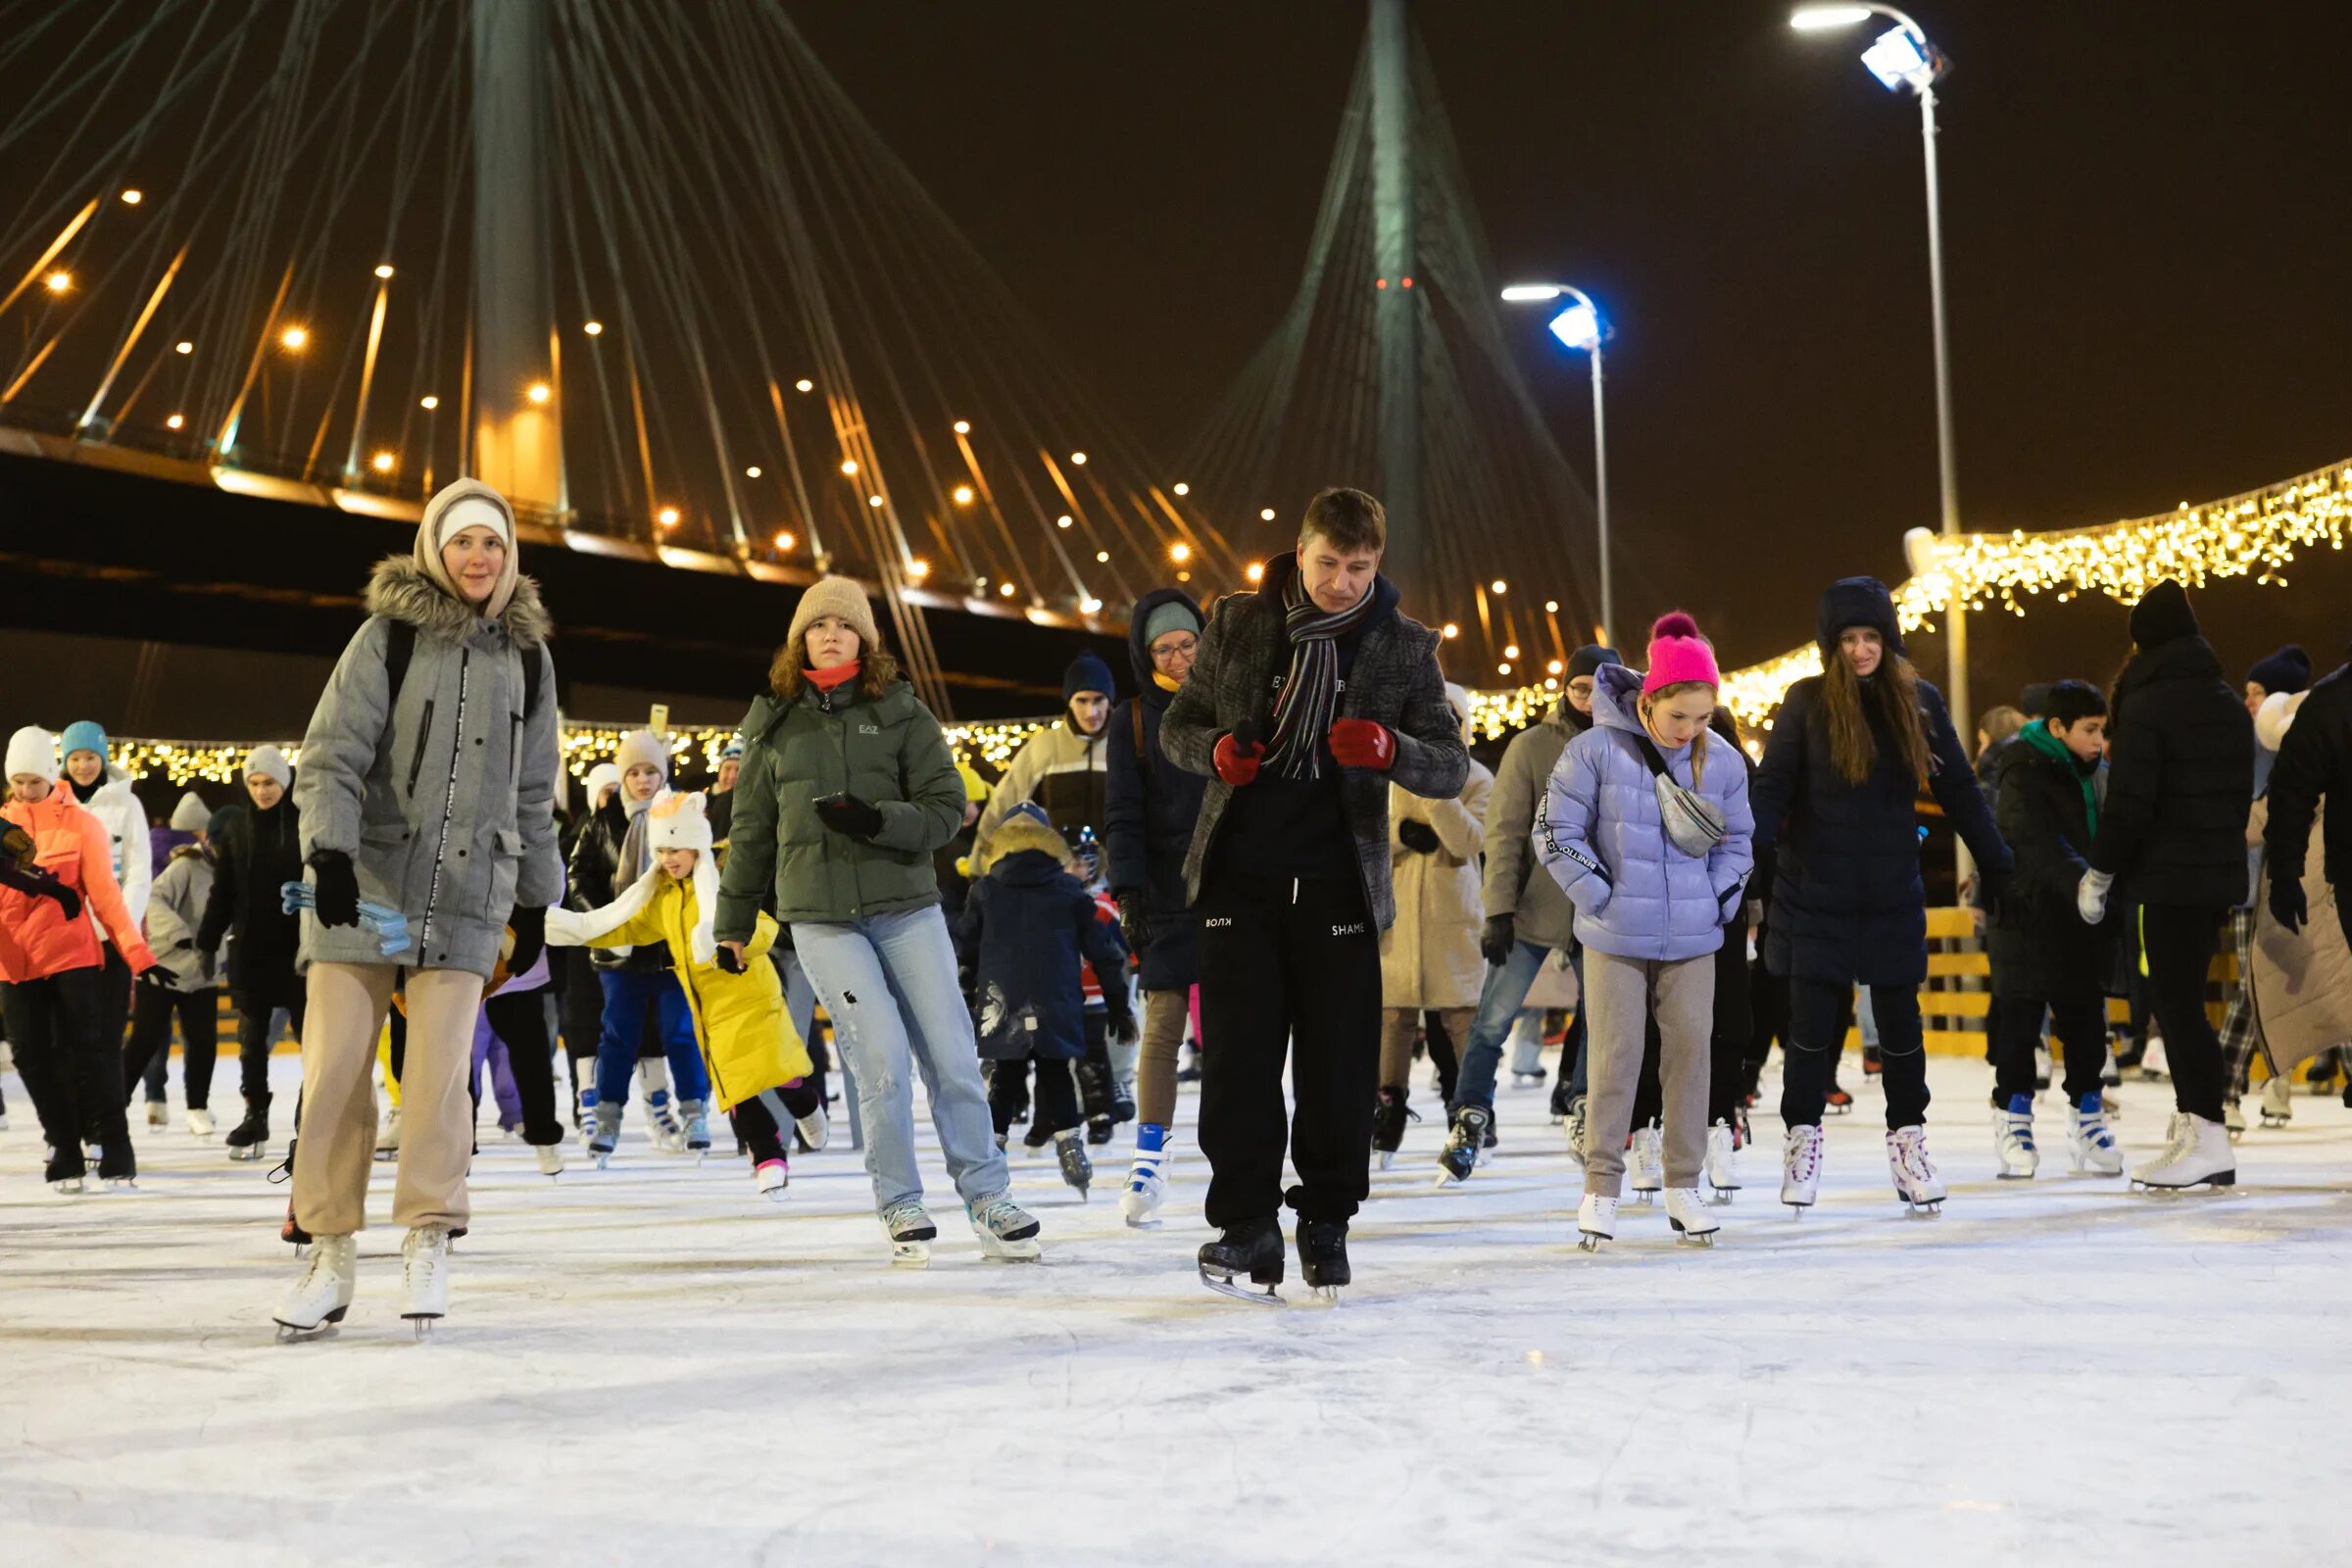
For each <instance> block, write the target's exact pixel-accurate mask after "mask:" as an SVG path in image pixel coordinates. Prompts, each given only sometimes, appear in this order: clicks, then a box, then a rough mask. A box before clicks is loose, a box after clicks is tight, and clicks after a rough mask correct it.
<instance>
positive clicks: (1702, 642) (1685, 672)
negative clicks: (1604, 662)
mask: <svg viewBox="0 0 2352 1568" xmlns="http://www.w3.org/2000/svg"><path fill="white" fill-rule="evenodd" d="M1686 681H1698V682H1700V683H1702V684H1704V685H1708V686H1714V687H1718V688H1720V687H1721V686H1722V685H1723V671H1722V670H1720V669H1717V668H1716V667H1715V649H1714V646H1713V645H1712V644H1710V643H1709V642H1708V641H1707V640H1706V639H1705V638H1704V637H1701V636H1700V635H1699V634H1698V622H1697V621H1695V620H1692V619H1691V617H1690V616H1689V615H1687V614H1685V613H1683V612H1681V611H1679V610H1673V611H1669V612H1667V613H1665V614H1663V615H1660V616H1659V617H1658V618H1657V623H1656V624H1655V625H1653V626H1651V627H1650V628H1649V673H1647V674H1646V675H1643V676H1642V694H1643V695H1644V696H1647V695H1648V694H1649V693H1651V692H1654V691H1661V690H1663V689H1664V688H1666V687H1668V686H1680V685H1682V684H1683V683H1684V682H1686Z"/></svg>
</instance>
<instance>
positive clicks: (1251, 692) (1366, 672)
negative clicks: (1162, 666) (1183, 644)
mask: <svg viewBox="0 0 2352 1568" xmlns="http://www.w3.org/2000/svg"><path fill="white" fill-rule="evenodd" d="M1276 564H1280V563H1276ZM1288 581H1289V576H1288V574H1286V573H1282V572H1278V571H1276V570H1275V569H1273V568H1272V567H1269V568H1268V570H1267V572H1266V575H1265V582H1264V584H1263V585H1262V586H1261V587H1260V588H1259V589H1258V590H1257V591H1256V592H1254V593H1239V594H1228V595H1227V596H1226V597H1225V598H1223V599H1221V600H1219V601H1217V607H1216V609H1215V611H1214V612H1212V613H1210V615H1209V621H1208V629H1207V630H1206V631H1204V632H1203V633H1202V634H1201V653H1200V657H1199V658H1197V659H1196V660H1195V661H1194V662H1193V672H1192V674H1190V675H1189V676H1187V677H1186V678H1185V682H1184V689H1183V690H1182V691H1180V692H1178V693H1177V694H1176V696H1175V699H1174V700H1173V701H1171V702H1170V703H1169V704H1168V711H1167V713H1166V715H1165V716H1164V717H1162V718H1161V719H1160V722H1159V747H1160V750H1161V751H1162V752H1164V753H1165V754H1166V755H1167V759H1168V760H1169V761H1171V762H1174V763H1175V764H1176V765H1177V766H1178V767H1181V768H1183V769H1185V770H1186V771H1187V772H1191V773H1201V774H1204V775H1206V776H1207V779H1208V788H1207V789H1206V790H1205V791H1204V792H1203V793H1202V795H1201V819H1200V820H1199V821H1198V822H1197V823H1195V824H1194V826H1193V848H1192V852H1191V853H1190V854H1189V855H1187V856H1186V857H1185V858H1184V885H1185V895H1186V897H1187V898H1189V899H1191V900H1193V901H1195V902H1198V901H1199V899H1200V897H1201V868H1202V867H1203V866H1204V865H1206V864H1207V863H1208V850H1209V845H1210V844H1211V843H1213V842H1214V841H1215V839H1216V836H1217V823H1218V820H1219V819H1220V818H1222V817H1223V816H1224V814H1225V806H1226V803H1227V802H1229V801H1230V800H1232V799H1233V786H1232V785H1230V784H1228V783H1226V782H1225V781H1224V780H1223V779H1221V778H1219V777H1217V763H1216V753H1217V741H1218V740H1219V739H1220V738H1221V737H1223V736H1225V735H1226V734H1228V733H1230V732H1231V731H1232V730H1233V728H1234V726H1236V725H1237V724H1240V723H1242V722H1243V721H1244V720H1246V719H1248V720H1253V721H1257V722H1263V720H1264V717H1265V711H1266V705H1267V693H1268V691H1269V690H1270V689H1271V687H1272V685H1273V681H1274V676H1275V674H1276V673H1277V670H1278V667H1282V668H1287V667H1288V665H1289V662H1290V640H1289V637H1288V636H1287V635H1286V633H1285V632H1284V629H1283V605H1282V596H1281V591H1280V590H1281V586H1282V584H1283V583H1287V582H1288ZM1371 591H1372V592H1375V593H1382V592H1385V593H1387V594H1388V595H1389V596H1390V597H1391V598H1392V599H1393V598H1394V595H1395V592H1396V591H1395V589H1393V588H1390V587H1389V586H1388V584H1387V579H1385V578H1383V579H1381V580H1379V581H1378V582H1376V583H1375V584H1374V585H1373V588H1372V590H1371ZM1337 716H1338V717H1341V718H1368V719H1372V720H1373V721H1375V722H1377V723H1380V724H1384V725H1386V726H1387V727H1388V729H1389V731H1390V732H1391V733H1392V734H1393V735H1395V736H1396V738H1397V758H1396V761H1395V762H1394V763H1393V764H1392V765H1391V767H1390V769H1389V771H1388V772H1387V773H1385V774H1383V773H1380V772H1378V771H1375V770H1374V769H1371V768H1366V767H1349V768H1343V769H1342V770H1341V778H1342V791H1341V794H1342V799H1343V800H1344V802H1345V804H1346V809H1347V812H1348V832H1349V834H1350V835H1351V836H1352V837H1353V838H1354V840H1355V858H1356V862H1357V865H1358V868H1359V869H1360V870H1361V872H1362V874H1363V879H1364V902H1365V904H1366V905H1367V906H1368V907H1370V909H1371V911H1372V920H1373V924H1374V928H1375V929H1377V930H1381V931H1386V930H1387V929H1388V928H1389V926H1390V925H1391V924H1392V923H1393V922H1394V921H1395V920H1396V918H1397V904H1396V899H1395V897H1394V896H1393V894H1392V892H1391V890H1390V886H1389V786H1390V785H1392V784H1394V785H1396V786H1397V788H1398V789H1402V790H1407V791H1410V792H1411V793H1412V794H1415V795H1418V796H1420V797H1421V798H1422V799H1423V800H1430V801H1450V800H1453V799H1455V798H1456V797H1458V796H1459V795H1460V794H1461V793H1462V785H1463V783H1464V782H1465V781H1466V780H1467V779H1468V778H1469V776H1470V750H1469V748H1468V747H1466V746H1464V745H1463V744H1462V737H1461V735H1460V734H1459V733H1458V732H1457V731H1456V730H1455V729H1454V718H1453V710H1452V708H1451V707H1449V706H1448V705H1447V704H1446V677H1445V676H1444V675H1442V674H1440V673H1439V671H1438V636H1437V633H1435V632H1433V631H1431V630H1430V629H1429V628H1428V627H1427V626H1424V625H1422V624H1421V623H1420V622H1419V621H1417V620H1413V619H1411V618H1410V617H1408V616H1405V615H1402V614H1398V613H1390V614H1388V615H1385V616H1383V617H1381V618H1380V619H1378V620H1376V621H1374V622H1373V624H1372V625H1371V626H1369V627H1368V628H1367V629H1366V630H1365V631H1364V633H1363V638H1362V640H1361V641H1360V642H1359V643H1358V644H1357V645H1356V651H1355V663H1354V666H1353V668H1352V669H1351V670H1350V671H1349V673H1348V682H1347V690H1345V691H1343V692H1342V693H1341V694H1340V704H1339V712H1338V715H1337Z"/></svg>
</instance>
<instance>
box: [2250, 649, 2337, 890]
mask: <svg viewBox="0 0 2352 1568" xmlns="http://www.w3.org/2000/svg"><path fill="white" fill-rule="evenodd" d="M2322 796H2325V797H2327V804H2328V805H2329V806H2331V807H2333V808H2334V809H2333V810H2330V811H2329V812H2328V813H2327V844H2326V845H2325V846H2324V853H2325V855H2326V857H2327V858H2325V859H2324V860H2322V861H2321V862H2320V863H2321V866H2322V868H2323V869H2324V870H2325V871H2326V872H2327V880H2328V881H2329V882H2330V883H2332V884H2333V885H2334V887H2335V889H2336V897H2337V899H2338V900H2339V901H2340V900H2341V899H2343V898H2344V897H2345V896H2346V894H2347V892H2348V891H2352V890H2348V889H2346V887H2345V883H2346V882H2347V881H2348V880H2352V664H2339V665H2337V666H2336V669H2335V672H2334V673H2333V674H2331V675H2328V676H2327V677H2326V678H2324V679H2323V680H2321V681H2320V683H2319V684H2318V685H2316V686H2314V687H2312V689H2311V694H2310V695H2309V696H2307V697H2305V698H2304V699H2303V706H2302V707H2300V708H2298V709H2296V710H2295V722H2294V725H2293V727H2292V728H2290V729H2289V730H2288V731H2287V732H2286V739H2285V740H2283V741H2281V742H2280V743H2279V746H2278V761H2277V762H2276V763H2274V764H2273V765H2272V767H2271V820H2270V825H2269V826H2268V827H2267V828H2266V829H2264V831H2263V841H2262V842H2263V848H2264V849H2265V850H2266V851H2268V852H2269V854H2270V857H2271V875H2272V876H2273V877H2299V876H2301V875H2302V874H2303V868H2304V866H2305V865H2306V864H2307V863H2308V857H2309V855H2310V846H2311V819H2312V814H2313V813H2314V812H2315V811H2317V810H2318V809H2319V805H2320V798H2321V797H2322Z"/></svg>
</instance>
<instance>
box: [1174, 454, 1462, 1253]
mask: <svg viewBox="0 0 2352 1568" xmlns="http://www.w3.org/2000/svg"><path fill="white" fill-rule="evenodd" d="M1387 544H1388V518H1387V515H1386V514H1384V513H1383V512H1382V510H1381V506H1380V503H1379V502H1378V501H1376V500H1374V499H1373V498H1372V497H1370V496H1368V495H1366V494H1364V493H1363V492H1362V491H1361V490H1339V489H1334V490H1325V491H1323V492H1322V493H1321V494H1319V495H1317V496H1316V497H1315V498H1314V500H1313V501H1312V502H1310V503H1309V504H1308V505H1307V508H1306V515H1305V518H1304V520H1303V521H1302V522H1301V523H1300V525H1299V544H1298V549H1297V550H1296V552H1294V553H1291V554H1287V555H1283V556H1278V557H1276V558H1275V559H1274V560H1273V561H1271V562H1269V563H1267V564H1266V569H1265V575H1264V579H1263V581H1262V582H1261V583H1260V585H1259V587H1258V588H1257V590H1256V591H1255V592H1253V593H1242V594H1234V595H1230V596H1228V597H1227V598H1225V599H1223V600H1221V601H1219V603H1218V605H1217V608H1216V612H1215V613H1214V615H1212V616H1211V618H1210V620H1209V623H1208V629H1207V631H1206V633H1205V634H1203V636H1202V637H1201V651H1200V656H1199V658H1198V659H1197V660H1196V662H1195V663H1194V665H1193V671H1192V674H1191V676H1190V677H1189V678H1188V679H1187V680H1186V681H1185V683H1184V689H1183V690H1181V691H1179V692H1178V693H1177V694H1176V697H1175V700H1174V701H1173V702H1171V703H1170V704H1169V705H1168V711H1167V714H1166V716H1165V717H1164V718H1162V719H1161V721H1160V730H1159V743H1160V747H1161V749H1162V750H1163V751H1165V752H1166V753H1167V755H1168V758H1169V760H1172V761H1174V762H1175V763H1176V764H1177V765H1178V766H1180V767H1184V768H1187V769H1189V770H1190V771H1192V772H1195V773H1201V774H1205V775H1208V776H1209V783H1208V788H1207V789H1206V791H1205V792H1204V793H1203V795H1202V798H1201V815H1200V819H1199V821H1198V822H1197V823H1196V824H1195V826H1194V829H1193V844H1192V850H1191V853H1190V854H1189V855H1188V856H1187V858H1186V861H1185V880H1186V884H1187V889H1188V891H1189V892H1190V893H1191V894H1192V897H1193V914H1194V918H1195V920H1196V921H1197V922H1198V928H1199V930H1200V933H1201V1027H1202V1029H1203V1031H1204V1034H1205V1037H1206V1044H1205V1048H1204V1053H1203V1061H1202V1069H1201V1152H1202V1153H1204V1154H1206V1155H1207V1156H1208V1163H1209V1171H1210V1177H1209V1185H1208V1222H1209V1223H1210V1224H1211V1225H1214V1226H1216V1227H1217V1228H1218V1230H1219V1231H1220V1232H1221V1233H1222V1234H1221V1235H1220V1236H1219V1237H1218V1239H1217V1240H1215V1241H1212V1242H1210V1243H1208V1244H1207V1245H1206V1246H1205V1247H1203V1248H1201V1254H1200V1266H1201V1278H1202V1279H1203V1280H1205V1281H1207V1282H1208V1283H1209V1284H1210V1285H1211V1286H1212V1287H1213V1288H1221V1289H1224V1290H1227V1291H1229V1292H1232V1293H1233V1294H1237V1295H1246V1294H1248V1293H1245V1292H1243V1291H1241V1290H1240V1288H1239V1287H1237V1286H1236V1285H1235V1284H1234V1281H1235V1279H1236V1278H1237V1277H1239V1276H1243V1275H1247V1276H1248V1277H1249V1278H1250V1281H1251V1282H1252V1283H1254V1284H1257V1285H1262V1286H1266V1287H1268V1291H1269V1294H1270V1293H1271V1287H1272V1286H1274V1285H1276V1284H1279V1283H1280V1282H1281V1280H1282V1277H1283V1246H1282V1230H1281V1227H1280V1225H1279V1224H1278V1223H1277V1216H1278V1215H1279V1214H1280V1212H1281V1210H1282V1206H1283V1203H1284V1201H1285V1194H1284V1192H1283V1189H1282V1166H1283V1154H1284V1150H1285V1145H1286V1143H1287V1145H1288V1147H1289V1152H1290V1155H1291V1159H1292V1162H1293V1164H1294V1165H1296V1167H1297V1168H1298V1172H1299V1185H1298V1186H1297V1187H1295V1188H1293V1189H1292V1190H1291V1191H1290V1193H1289V1194H1288V1201H1289V1203H1290V1206H1291V1207H1292V1208H1293V1209H1294V1210H1296V1211H1297V1213H1298V1215H1299V1227H1298V1234H1297V1242H1298V1248H1299V1265H1300V1268H1301V1271H1302V1272H1303V1273H1304V1275H1305V1277H1306V1281H1307V1284H1308V1285H1309V1286H1310V1287H1312V1288H1314V1289H1316V1290H1317V1291H1319V1292H1324V1293H1328V1294H1329V1295H1330V1296H1331V1297H1333V1298H1334V1299H1336V1297H1337V1294H1338V1291H1339V1289H1340V1288H1341V1287H1342V1286H1345V1285H1347V1284H1348V1282H1349V1279H1350V1274H1349V1270H1348V1220H1349V1219H1350V1218H1351V1217H1353V1215H1354V1213H1355V1211H1356V1209H1357V1207H1358V1206H1359V1205H1360V1204H1361V1203H1362V1202H1363V1201H1364V1196H1365V1194H1366V1193H1367V1192H1368V1191H1369V1189H1370V1185H1371V1181H1370V1170H1369V1162H1370V1159H1371V1149H1372V1104H1373V1096H1374V1093H1375V1091H1376V1090H1377V1089H1378V1087H1379V1077H1380V933H1381V932H1382V931H1385V930H1387V929H1388V927H1389V925H1390V924H1391V923H1392V921H1393V920H1394V919H1395V916H1396V910H1395V907H1394V905H1393V903H1392V901H1391V895H1390V887H1389V786H1390V785H1392V784H1395V785H1398V786H1400V787H1402V788H1403V789H1406V790H1409V791H1410V792H1411V793H1413V794H1415V795H1418V796H1421V797H1422V798H1424V799H1427V800H1450V799H1452V798H1454V797H1455V796H1458V795H1459V794H1461V791H1462V783H1463V780H1464V779H1466V778H1467V777H1468V776H1469V771H1470V756H1469V752H1468V750H1467V749H1466V748H1465V747H1464V746H1463V745H1462V738H1461V735H1460V733H1459V732H1458V731H1457V730H1456V729H1455V728H1454V717H1453V711H1452V710H1451V709H1450V708H1448V707H1447V706H1446V677H1445V676H1444V675H1443V674H1442V673H1441V672H1440V671H1439V669H1438V638H1437V634H1436V633H1434V632H1432V631H1431V630H1430V629H1429V628H1428V627H1426V626H1423V625H1422V624H1421V623H1420V622H1418V621H1415V620H1412V619H1410V618H1408V617H1407V616H1405V615H1403V614H1401V613H1398V611H1397V586H1396V584H1394V583H1393V582H1391V581H1390V580H1389V579H1388V578H1386V577H1384V576H1382V575H1381V574H1380V558H1381V552H1382V551H1383V550H1384V549H1385V548H1386V546H1387ZM1294 1047H1295V1052H1294ZM1286 1056H1290V1057H1291V1058H1292V1060H1291V1082H1292V1086H1293V1089H1294V1091H1295V1096H1296V1101H1297V1109H1296V1111H1295V1113H1294V1114H1293V1116H1292V1117H1291V1118H1290V1126H1289V1129H1288V1131H1289V1137H1288V1138H1287V1139H1286V1137H1285V1125H1284V1123H1285V1117H1284V1114H1283V1094H1282V1072H1283V1061H1284V1058H1285V1057H1286Z"/></svg>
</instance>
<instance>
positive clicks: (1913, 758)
mask: <svg viewBox="0 0 2352 1568" xmlns="http://www.w3.org/2000/svg"><path fill="white" fill-rule="evenodd" d="M1825 663H1826V665H1827V667H1826V668H1825V669H1824V670H1823V671H1822V698H1823V702H1822V718H1823V720H1824V722H1825V723H1826V724H1827V726H1828V728H1829V736H1830V761H1831V762H1832V764H1834V765H1835V766H1836V767H1837V769H1838V777H1839V778H1842V779H1844V780H1845V781H1846V782H1847V783H1848V784H1859V783H1861V782H1862V781H1863V780H1864V779H1867V778H1868V777H1870V775H1871V770H1872V769H1873V768H1875V767H1877V766H1878V765H1879V743H1878V739H1877V737H1876V736H1874V735H1873V734H1872V733H1871V728H1870V715H1871V713H1872V712H1873V711H1875V712H1876V713H1877V714H1878V716H1879V718H1880V719H1881V720H1882V721H1884V722H1885V724H1886V726H1887V733H1888V734H1890V735H1892V736H1893V737H1894V742H1895V745H1896V746H1897V747H1898V748H1899V749H1900V750H1901V752H1902V754H1903V765H1904V767H1905V768H1906V769H1908V770H1909V772H1910V774H1911V776H1912V778H1914V779H1915V780H1917V781H1918V783H1919V787H1920V788H1921V789H1923V790H1924V789H1926V788H1927V787H1928V731H1927V724H1926V722H1925V720H1924V719H1922V718H1921V716H1920V711H1919V671H1918V670H1916V669H1914V668H1912V667H1911V661H1909V660H1908V659H1905V658H1904V657H1903V656H1902V655H1900V654H1898V653H1896V652H1895V651H1894V650H1893V649H1891V648H1888V649H1886V650H1885V651H1883V652H1882V653H1881V654H1880V655H1879V667H1878V671H1877V673H1876V674H1875V675H1874V676H1873V677H1872V678H1871V679H1869V680H1864V679H1863V678H1862V677H1861V676H1859V675H1857V674H1855V673H1854V666H1853V665H1852V664H1850V663H1848V662H1846V659H1845V655H1844V652H1843V651H1842V650H1840V649H1836V648H1833V649H1831V650H1830V657H1829V659H1828V660H1827V661H1825Z"/></svg>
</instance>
